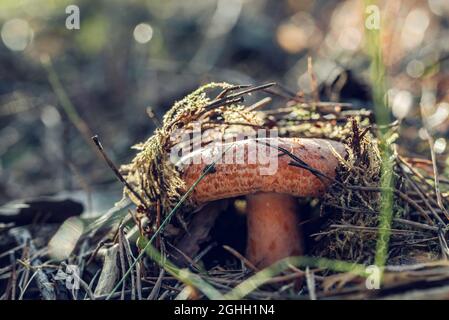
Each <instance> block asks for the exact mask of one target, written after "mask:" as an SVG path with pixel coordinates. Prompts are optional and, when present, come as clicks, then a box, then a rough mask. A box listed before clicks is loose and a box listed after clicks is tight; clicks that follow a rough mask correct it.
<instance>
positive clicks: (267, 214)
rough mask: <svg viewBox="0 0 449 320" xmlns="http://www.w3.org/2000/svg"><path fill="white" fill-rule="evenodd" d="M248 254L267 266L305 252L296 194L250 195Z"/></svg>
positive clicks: (256, 263) (254, 260)
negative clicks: (299, 224)
mask: <svg viewBox="0 0 449 320" xmlns="http://www.w3.org/2000/svg"><path fill="white" fill-rule="evenodd" d="M246 199H247V219H248V220H247V223H248V241H247V247H246V256H247V258H248V259H249V260H250V261H251V262H252V263H253V264H255V265H256V266H257V267H260V268H264V267H267V266H269V265H271V264H273V263H275V262H276V261H278V260H280V259H283V258H286V257H289V256H295V255H301V254H302V253H303V249H302V248H303V245H302V236H301V235H300V231H299V226H298V223H299V220H298V216H297V213H298V204H297V201H296V200H295V197H294V196H291V195H288V194H280V193H274V192H269V193H256V194H253V195H247V196H246Z"/></svg>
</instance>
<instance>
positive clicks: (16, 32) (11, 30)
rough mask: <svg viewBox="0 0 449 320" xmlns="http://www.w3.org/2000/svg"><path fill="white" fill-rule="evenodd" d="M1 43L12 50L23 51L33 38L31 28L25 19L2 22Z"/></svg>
mask: <svg viewBox="0 0 449 320" xmlns="http://www.w3.org/2000/svg"><path fill="white" fill-rule="evenodd" d="M1 37H2V40H3V43H4V44H5V46H6V47H8V49H10V50H12V51H23V50H25V48H26V47H27V46H28V44H30V42H31V41H32V39H33V29H31V27H30V25H29V24H28V22H27V21H26V20H23V19H11V20H8V21H6V22H5V23H4V24H3V27H2V31H1Z"/></svg>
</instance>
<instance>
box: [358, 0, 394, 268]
mask: <svg viewBox="0 0 449 320" xmlns="http://www.w3.org/2000/svg"><path fill="white" fill-rule="evenodd" d="M376 4H377V1H376V0H365V8H366V7H368V6H370V5H376ZM379 10H380V9H379ZM380 18H381V20H380V25H379V28H373V29H368V28H365V35H366V50H367V53H368V55H369V57H370V59H371V66H370V78H371V87H372V93H373V103H374V112H375V116H376V122H377V125H378V127H379V129H380V130H379V133H380V137H379V138H380V148H381V153H382V168H381V187H382V190H383V191H382V194H381V208H380V214H379V235H378V241H377V247H376V257H375V264H376V265H377V266H379V267H382V266H384V265H385V263H386V261H387V257H388V244H389V241H390V234H391V232H390V229H391V228H390V227H391V221H392V217H393V192H392V187H393V172H392V160H391V156H392V153H391V148H390V146H389V143H388V140H389V136H390V133H389V131H388V129H387V125H388V124H389V123H390V122H391V115H390V110H389V108H388V102H387V101H386V96H387V95H386V93H387V85H386V79H385V75H386V68H385V65H384V63H383V57H382V48H381V30H382V29H381V26H382V13H381V16H380Z"/></svg>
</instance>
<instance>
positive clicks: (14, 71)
mask: <svg viewBox="0 0 449 320" xmlns="http://www.w3.org/2000/svg"><path fill="white" fill-rule="evenodd" d="M371 4H375V5H377V7H378V8H379V10H380V18H381V24H382V29H381V30H380V36H381V38H380V40H381V41H380V46H381V51H382V54H383V61H382V70H381V71H382V72H383V71H384V72H385V81H386V86H387V91H386V97H387V98H388V105H389V107H390V110H391V113H392V115H393V116H394V118H396V119H398V120H399V121H401V124H402V126H401V132H400V133H401V135H400V137H401V138H400V142H399V145H400V146H402V147H403V149H404V153H406V154H408V155H409V156H422V157H426V158H429V154H428V145H427V141H426V134H425V130H423V129H422V126H423V122H422V120H421V118H422V116H423V117H424V118H425V119H426V123H427V126H428V128H429V129H431V132H432V133H433V135H434V138H435V145H434V147H435V152H436V153H437V155H438V160H439V163H440V164H441V165H442V166H443V167H445V162H446V158H447V157H446V152H447V148H446V143H447V141H446V138H447V137H448V130H449V119H448V116H449V91H448V89H449V73H448V70H449V61H448V60H449V59H448V58H449V19H448V18H449V1H447V0H396V1H363V0H347V1H323V0H315V1H313V0H283V1H281V0H204V1H195V0H182V1H181V0H179V1H173V0H164V1H160V0H151V1H143V0H142V1H138V0H130V1H119V0H98V1H87V0H85V1H82V0H80V1H75V0H71V1H64V0H20V1H18V0H2V1H1V3H0V36H1V37H0V204H2V203H4V202H6V201H9V200H12V199H18V198H25V197H34V196H38V195H44V194H58V193H60V192H61V191H63V190H84V191H89V190H92V189H96V190H98V189H101V190H110V189H111V188H112V193H115V194H119V193H120V191H119V190H120V188H121V186H120V185H119V184H118V183H116V182H115V178H114V176H113V174H112V173H111V171H110V169H109V168H108V167H107V166H106V165H105V164H104V162H103V161H101V160H100V159H99V157H98V154H96V152H95V151H94V148H93V146H92V144H91V143H90V141H89V138H90V136H91V135H93V134H98V135H99V137H100V140H101V141H102V143H103V146H104V147H105V150H106V152H107V153H108V154H109V155H110V156H111V158H112V159H113V160H114V162H115V163H117V164H120V163H126V162H128V161H129V160H130V159H131V158H132V157H133V156H134V151H132V150H130V147H131V146H132V145H133V144H135V143H137V142H140V141H142V140H144V139H146V138H147V137H148V136H150V135H151V133H152V132H153V130H154V129H155V127H156V126H157V123H158V119H160V118H161V117H162V116H163V114H164V113H165V112H166V110H167V109H168V108H169V107H170V106H171V105H172V104H173V103H174V101H176V100H178V99H180V98H182V97H183V96H184V95H185V94H187V93H189V92H190V91H192V90H194V89H195V88H197V87H198V86H199V85H201V84H204V83H207V82H209V81H217V82H218V81H227V82H230V83H235V84H261V83H266V82H271V81H276V82H279V83H281V84H283V85H284V86H286V87H287V88H289V89H291V90H292V91H296V92H301V93H303V94H304V95H305V96H306V97H307V96H309V95H310V93H311V92H310V91H311V85H310V76H309V74H308V58H309V57H311V58H312V59H313V70H314V72H315V74H316V78H317V82H318V85H319V88H320V99H321V100H322V101H344V102H351V103H353V104H354V105H355V106H357V107H365V108H372V106H373V103H372V94H371V92H372V89H373V85H372V83H373V82H372V77H373V76H372V69H370V66H371V59H372V57H371V56H370V54H369V50H367V48H368V47H369V43H368V42H369V39H368V38H367V36H366V29H365V23H366V19H367V17H368V14H367V12H366V7H367V6H368V5H371ZM69 5H76V6H78V7H79V9H80V29H79V30H78V29H73V30H69V29H67V28H66V19H67V17H68V16H69V14H68V13H66V8H67V6H69ZM378 71H379V70H378ZM382 72H381V73H382ZM147 108H151V109H150V110H151V111H152V112H153V113H154V117H153V118H152V119H151V118H150V117H148V116H147V113H148V112H147V111H148V110H147ZM446 167H447V166H446ZM114 200H117V198H115V199H114Z"/></svg>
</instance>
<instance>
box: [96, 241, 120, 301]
mask: <svg viewBox="0 0 449 320" xmlns="http://www.w3.org/2000/svg"><path fill="white" fill-rule="evenodd" d="M117 253H118V246H113V247H111V248H109V249H108V250H106V251H105V255H104V264H103V269H102V270H101V274H100V279H98V284H97V286H96V287H95V292H94V295H95V296H96V297H97V296H102V295H106V294H109V293H110V292H111V291H112V290H113V289H114V285H115V283H116V282H117V278H118V275H119V270H120V269H119V266H118V264H117Z"/></svg>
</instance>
